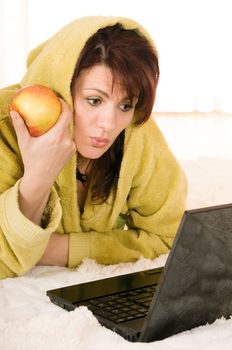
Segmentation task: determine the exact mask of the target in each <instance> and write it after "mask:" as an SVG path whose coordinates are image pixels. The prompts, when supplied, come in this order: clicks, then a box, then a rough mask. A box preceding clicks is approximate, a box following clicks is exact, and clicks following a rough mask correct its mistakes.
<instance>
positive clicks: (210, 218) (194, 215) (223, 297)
mask: <svg viewBox="0 0 232 350" xmlns="http://www.w3.org/2000/svg"><path fill="white" fill-rule="evenodd" d="M47 295H48V296H49V298H50V299H51V301H52V302H53V303H55V304H57V305H58V306H60V307H62V308H64V309H66V310H68V311H71V310H74V309H75V308H76V307H78V306H80V305H85V306H87V307H88V308H89V309H90V310H91V311H92V312H93V314H94V315H95V316H96V317H97V319H98V320H99V322H100V323H101V324H102V325H104V326H106V327H107V328H110V329H111V330H113V331H115V332H117V333H118V334H120V335H122V336H123V337H124V338H126V339H128V340H130V341H140V342H151V341H154V340H161V339H164V338H166V337H169V336H171V335H174V334H176V333H179V332H182V331H185V330H189V329H192V328H194V327H197V326H200V325H204V324H206V323H212V322H214V321H215V320H216V319H217V318H221V317H222V316H224V317H225V318H228V317H229V316H230V315H232V204H226V205H219V206H214V207H207V208H201V209H194V210H188V211H186V212H185V213H184V215H183V218H182V221H181V223H180V226H179V229H178V231H177V234H176V238H175V241H174V243H173V246H172V249H171V251H170V254H169V256H168V259H167V262H166V264H165V267H164V268H163V269H162V268H156V269H151V270H146V271H141V272H136V273H130V274H126V275H122V276H117V277H112V278H107V279H102V280H98V281H93V282H87V283H82V284H77V285H72V286H68V287H64V288H58V289H54V290H49V291H47Z"/></svg>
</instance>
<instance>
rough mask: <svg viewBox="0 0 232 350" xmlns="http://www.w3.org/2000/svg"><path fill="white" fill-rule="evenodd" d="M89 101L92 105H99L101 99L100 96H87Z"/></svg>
mask: <svg viewBox="0 0 232 350" xmlns="http://www.w3.org/2000/svg"><path fill="white" fill-rule="evenodd" d="M87 101H88V103H89V104H90V105H91V106H98V105H99V104H100V103H101V100H100V98H95V97H94V98H93V97H91V98H90V97H89V98H87Z"/></svg>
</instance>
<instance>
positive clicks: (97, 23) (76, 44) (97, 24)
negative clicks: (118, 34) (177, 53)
mask: <svg viewBox="0 0 232 350" xmlns="http://www.w3.org/2000/svg"><path fill="white" fill-rule="evenodd" d="M117 23H120V24H121V25H122V26H123V28H125V29H133V30H136V31H138V32H139V33H140V34H141V35H143V36H145V37H146V38H147V39H148V41H149V42H150V44H151V45H152V47H153V48H154V50H155V52H156V53H157V51H156V48H155V46H154V43H153V40H152V38H151V37H150V35H149V33H148V32H147V31H146V30H145V29H144V28H143V27H142V26H141V25H140V24H139V23H137V22H135V21H134V20H132V19H129V18H124V17H113V16H110V17H104V16H88V17H82V18H80V19H77V20H75V21H73V22H71V23H69V24H68V25H66V26H65V27H63V28H62V29H61V30H59V31H58V32H57V33H56V34H55V35H54V36H53V37H51V38H50V39H48V40H47V41H45V42H44V43H42V44H41V45H39V46H38V47H36V48H35V49H33V50H32V51H31V52H30V54H29V56H28V59H27V72H26V74H25V76H24V78H23V79H22V81H21V84H20V85H21V86H26V85H31V84H41V85H45V86H47V87H50V88H51V89H52V90H54V91H55V92H56V93H57V94H58V95H59V96H61V97H62V98H63V99H64V100H65V101H66V102H67V103H68V104H69V106H70V107H71V108H73V103H72V97H71V91H70V84H71V81H72V76H73V73H74V69H75V66H76V62H77V60H78V57H79V55H80V53H81V51H82V49H83V47H84V45H85V43H86V41H87V40H88V39H89V38H90V37H91V36H92V35H93V34H94V33H96V32H97V31H98V30H99V29H101V28H105V27H107V26H113V25H115V24H117ZM157 56H158V55H157Z"/></svg>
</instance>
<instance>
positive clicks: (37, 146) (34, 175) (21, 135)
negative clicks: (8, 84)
mask: <svg viewBox="0 0 232 350" xmlns="http://www.w3.org/2000/svg"><path fill="white" fill-rule="evenodd" d="M60 101H61V104H62V112H61V114H60V117H59V119H58V121H57V123H56V124H55V125H54V126H53V127H52V128H51V129H50V130H49V131H47V132H46V133H45V134H43V135H41V136H39V137H32V136H31V135H30V134H29V132H28V129H27V127H26V125H25V123H24V121H23V119H22V118H21V116H20V115H19V113H17V112H15V111H11V117H12V121H13V125H14V128H15V132H16V135H17V139H18V144H19V148H20V152H21V155H22V160H23V164H24V176H23V177H24V178H30V180H31V181H34V182H35V181H36V182H37V183H40V184H41V186H43V187H44V186H45V184H47V186H48V187H51V186H52V184H53V183H54V181H55V179H56V177H57V176H58V174H59V173H60V171H61V170H62V168H63V167H64V165H65V164H66V162H67V161H68V160H69V159H70V158H71V156H72V155H73V154H74V153H75V151H76V145H75V143H74V141H73V139H72V137H71V135H70V132H69V128H68V125H69V123H70V122H71V120H72V118H73V115H72V112H71V111H70V109H69V107H68V105H67V104H66V103H65V102H64V101H63V100H62V99H60Z"/></svg>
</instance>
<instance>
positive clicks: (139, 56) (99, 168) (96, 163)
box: [71, 24, 159, 202]
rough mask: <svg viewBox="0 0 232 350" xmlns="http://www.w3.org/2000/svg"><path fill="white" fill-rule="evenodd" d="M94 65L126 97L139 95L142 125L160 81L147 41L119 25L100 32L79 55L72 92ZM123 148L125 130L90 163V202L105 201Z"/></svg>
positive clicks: (137, 116)
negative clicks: (108, 73)
mask: <svg viewBox="0 0 232 350" xmlns="http://www.w3.org/2000/svg"><path fill="white" fill-rule="evenodd" d="M96 64H104V65H106V66H107V67H109V68H110V70H111V72H112V76H113V83H114V82H115V81H116V80H117V81H120V83H122V85H123V86H124V87H125V91H126V92H127V94H128V97H129V98H132V97H134V96H138V102H137V104H136V107H135V117H134V123H135V124H137V125H140V124H143V123H144V122H145V121H146V120H147V119H148V118H149V117H150V115H151V112H152V108H153V104H154V100H155V95H156V87H157V84H158V80H159V64H158V58H157V55H156V52H155V50H154V48H153V47H152V46H151V44H150V43H149V41H148V40H147V39H146V38H145V37H144V36H142V35H141V34H140V33H139V32H137V31H136V30H126V29H124V28H123V27H122V25H120V24H116V25H114V26H109V27H106V28H102V29H99V30H98V31H97V32H96V33H95V34H94V35H93V36H91V37H90V38H89V39H88V41H87V42H86V44H85V46H84V48H83V50H82V52H81V54H80V56H79V59H78V61H77V64H76V68H75V71H74V75H73V79H72V83H71V90H72V91H74V84H75V81H76V79H77V78H78V76H79V74H80V73H81V72H82V71H83V70H84V69H88V68H90V67H92V66H94V65H96ZM123 145H124V131H123V132H121V134H120V135H119V136H118V137H117V139H116V140H115V142H114V144H113V145H112V146H111V147H110V149H109V150H108V151H107V152H106V153H104V154H103V155H102V156H101V157H100V158H98V159H96V160H92V161H91V171H90V176H89V177H90V179H89V181H91V186H92V187H91V190H92V200H93V201H98V202H99V201H100V202H104V201H106V200H107V198H108V196H109V194H110V190H111V188H112V186H113V185H114V184H115V183H116V182H117V180H118V176H119V171H120V166H121V160H122V156H123Z"/></svg>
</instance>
